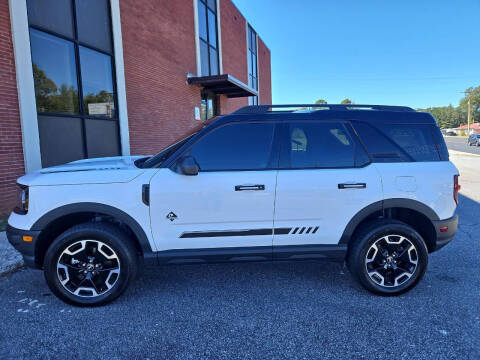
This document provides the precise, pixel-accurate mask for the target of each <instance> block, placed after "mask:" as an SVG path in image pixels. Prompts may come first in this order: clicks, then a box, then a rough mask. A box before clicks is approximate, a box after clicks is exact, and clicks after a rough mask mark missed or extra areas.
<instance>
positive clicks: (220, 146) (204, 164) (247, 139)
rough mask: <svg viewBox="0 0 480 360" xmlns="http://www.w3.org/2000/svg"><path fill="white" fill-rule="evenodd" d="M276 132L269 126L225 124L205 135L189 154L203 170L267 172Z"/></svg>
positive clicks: (259, 124) (260, 124)
mask: <svg viewBox="0 0 480 360" xmlns="http://www.w3.org/2000/svg"><path fill="white" fill-rule="evenodd" d="M273 129H274V125H273V124H267V123H239V124H229V125H225V126H222V127H220V128H218V129H216V130H213V131H212V132H211V133H209V134H207V135H205V136H204V137H203V138H202V139H200V140H199V141H198V142H197V143H196V144H195V145H193V146H192V148H191V149H190V151H189V153H190V155H192V156H193V157H194V158H195V160H196V161H197V163H198V164H199V167H200V170H201V171H215V170H217V171H220V170H262V169H266V168H267V166H268V162H269V159H270V153H271V148H272V140H273Z"/></svg>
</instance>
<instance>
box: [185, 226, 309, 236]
mask: <svg viewBox="0 0 480 360" xmlns="http://www.w3.org/2000/svg"><path fill="white" fill-rule="evenodd" d="M292 229H293V228H275V229H273V232H272V229H254V230H220V231H193V232H184V233H183V234H182V235H180V238H181V239H192V238H205V237H228V236H254V235H273V234H275V235H287V234H290V232H291V231H292ZM305 229H306V228H305V227H303V228H301V231H300V232H299V234H302V233H303V232H304V231H305ZM311 229H312V227H309V228H308V231H307V232H306V234H308V233H310V231H311ZM298 230H299V228H295V229H293V232H292V234H295V233H297V231H298ZM317 230H318V226H317V227H315V228H314V229H313V231H311V234H315V233H316V232H317Z"/></svg>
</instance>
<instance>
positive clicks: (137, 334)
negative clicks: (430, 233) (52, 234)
mask: <svg viewBox="0 0 480 360" xmlns="http://www.w3.org/2000/svg"><path fill="white" fill-rule="evenodd" d="M452 160H453V161H454V162H455V164H456V165H457V167H458V168H459V169H460V171H461V174H462V175H461V180H460V182H461V184H462V192H461V197H460V206H459V208H458V214H459V216H460V227H459V231H458V232H457V235H456V237H455V239H454V240H453V242H452V243H451V244H449V245H447V246H446V247H445V248H443V249H442V250H440V251H438V252H436V253H434V254H432V255H431V256H430V262H429V266H428V270H427V273H426V275H425V277H424V279H423V280H422V281H421V282H420V283H419V284H418V286H417V287H416V288H415V289H413V290H412V291H410V292H408V293H406V294H404V295H401V296H398V297H379V296H375V295H372V294H370V293H368V292H366V291H365V290H363V288H361V287H360V286H359V285H357V284H356V283H355V282H354V281H353V280H352V278H351V277H350V275H349V273H348V271H347V270H346V269H345V268H344V266H343V265H342V264H335V263H322V262H297V263H288V262H285V263H248V264H218V265H188V266H164V267H158V268H155V269H148V270H147V271H146V272H145V273H144V274H143V275H142V276H141V277H140V278H139V279H138V280H137V281H136V282H135V283H134V284H133V286H132V287H131V288H130V289H128V290H127V291H126V293H125V294H124V295H123V296H121V297H120V298H119V299H118V300H117V301H115V302H114V303H111V304H109V305H107V306H104V307H100V308H77V307H73V306H69V305H66V304H64V303H63V302H61V301H60V300H58V299H57V298H56V297H55V296H53V295H52V294H51V293H50V291H49V289H48V288H47V286H46V284H45V281H44V279H43V274H42V273H41V272H40V271H34V270H28V269H24V270H20V271H18V272H16V273H13V274H10V275H8V276H7V277H5V278H3V279H0V303H1V308H0V359H3V358H7V359H8V358H15V359H18V358H28V359H33V358H64V359H65V358H75V359H90V360H91V359H97V358H109V359H110V358H111V359H115V358H133V359H135V358H150V359H266V358H269V359H270V358H276V359H292V358H302V359H472V360H473V359H479V358H480V335H479V334H480V221H479V214H480V191H479V189H480V178H479V177H478V176H477V175H476V174H477V171H476V169H478V167H480V157H478V158H477V157H463V156H457V155H453V156H452Z"/></svg>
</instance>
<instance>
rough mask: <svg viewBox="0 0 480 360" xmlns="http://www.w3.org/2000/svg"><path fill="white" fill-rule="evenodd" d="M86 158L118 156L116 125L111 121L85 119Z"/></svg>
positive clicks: (118, 146) (118, 144) (118, 145)
mask: <svg viewBox="0 0 480 360" xmlns="http://www.w3.org/2000/svg"><path fill="white" fill-rule="evenodd" d="M85 134H86V136H87V151H88V156H89V157H91V158H94V157H104V156H116V155H118V152H119V148H120V143H119V140H118V123H117V122H116V121H111V120H93V119H85Z"/></svg>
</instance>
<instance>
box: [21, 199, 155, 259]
mask: <svg viewBox="0 0 480 360" xmlns="http://www.w3.org/2000/svg"><path fill="white" fill-rule="evenodd" d="M82 212H89V213H99V214H103V215H108V216H111V217H113V218H115V219H117V220H119V221H121V222H123V223H124V224H125V225H127V226H128V227H129V228H130V229H131V230H132V231H133V233H134V234H135V236H136V237H137V239H138V242H139V245H140V247H141V249H142V253H143V255H144V256H145V255H147V256H148V254H151V253H152V247H151V246H150V242H149V241H148V238H147V235H146V234H145V231H144V230H143V228H142V227H141V226H140V225H139V224H138V222H137V221H136V220H135V219H134V218H132V217H131V216H130V215H128V214H127V213H126V212H124V211H122V210H120V209H117V208H115V207H113V206H110V205H105V204H99V203H91V202H82V203H74V204H68V205H63V206H60V207H58V208H56V209H53V210H51V211H49V212H48V213H46V214H44V215H42V217H40V218H39V219H38V220H37V221H36V222H35V223H34V224H33V225H32V227H31V229H30V230H31V231H42V230H43V229H45V228H46V227H47V226H48V225H49V224H50V223H51V222H52V221H55V220H57V219H59V218H61V217H63V216H66V215H72V214H75V213H82Z"/></svg>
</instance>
